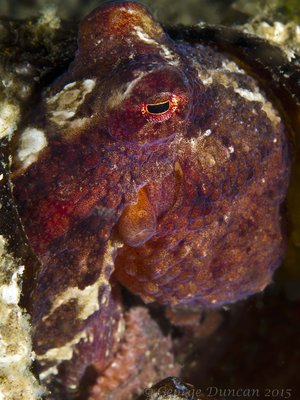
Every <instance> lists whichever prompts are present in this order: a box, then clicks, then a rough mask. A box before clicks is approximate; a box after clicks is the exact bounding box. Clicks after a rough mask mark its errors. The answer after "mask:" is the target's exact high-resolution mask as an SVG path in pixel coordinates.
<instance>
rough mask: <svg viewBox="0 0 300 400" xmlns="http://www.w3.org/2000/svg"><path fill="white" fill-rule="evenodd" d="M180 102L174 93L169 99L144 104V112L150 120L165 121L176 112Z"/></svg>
mask: <svg viewBox="0 0 300 400" xmlns="http://www.w3.org/2000/svg"><path fill="white" fill-rule="evenodd" d="M178 104H179V98H178V96H176V95H172V96H171V97H170V98H169V99H167V100H164V101H159V102H157V103H149V104H143V105H142V114H143V115H144V117H146V118H147V119H149V120H150V121H164V120H166V119H169V118H170V117H171V115H173V114H174V112H175V110H176V109H177V107H178Z"/></svg>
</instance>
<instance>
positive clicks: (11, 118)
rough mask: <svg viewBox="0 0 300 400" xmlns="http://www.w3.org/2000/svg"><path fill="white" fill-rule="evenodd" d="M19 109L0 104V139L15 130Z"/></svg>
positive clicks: (7, 104) (5, 103) (14, 106)
mask: <svg viewBox="0 0 300 400" xmlns="http://www.w3.org/2000/svg"><path fill="white" fill-rule="evenodd" d="M19 116H20V108H19V107H18V106H16V105H15V104H10V103H7V102H3V103H1V104H0V139H2V138H4V137H5V136H10V135H11V134H12V133H13V132H14V131H15V130H16V128H17V123H18V120H19Z"/></svg>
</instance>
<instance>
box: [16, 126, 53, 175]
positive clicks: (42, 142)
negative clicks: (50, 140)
mask: <svg viewBox="0 0 300 400" xmlns="http://www.w3.org/2000/svg"><path fill="white" fill-rule="evenodd" d="M46 146H47V139H46V136H45V133H44V132H43V131H42V130H40V129H36V128H33V127H28V128H26V129H25V131H24V132H23V133H22V134H21V136H20V141H19V147H18V152H17V158H18V159H19V161H21V163H22V167H23V168H28V167H29V166H30V165H31V164H32V163H34V162H35V161H37V159H38V156H39V153H40V152H41V151H42V150H43V149H44V148H45V147H46Z"/></svg>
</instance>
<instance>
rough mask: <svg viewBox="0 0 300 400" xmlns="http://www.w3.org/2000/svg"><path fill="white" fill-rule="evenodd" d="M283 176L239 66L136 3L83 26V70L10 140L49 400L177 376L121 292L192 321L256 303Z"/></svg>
mask: <svg viewBox="0 0 300 400" xmlns="http://www.w3.org/2000/svg"><path fill="white" fill-rule="evenodd" d="M288 177H289V154H288V146H287V139H286V130H285V127H284V124H283V123H282V121H281V118H280V115H279V113H278V111H277V110H276V109H275V108H274V106H273V105H272V103H271V102H270V101H269V100H268V98H267V97H266V95H265V94H264V92H263V91H262V90H261V88H260V87H259V85H258V83H257V81H256V80H255V79H254V78H252V77H251V76H249V75H248V74H247V73H246V72H245V70H244V69H242V68H241V67H239V66H238V65H237V64H236V63H235V62H234V61H233V60H232V59H231V58H230V57H228V56H225V55H224V54H223V53H221V52H219V51H217V50H214V49H212V48H211V47H209V46H207V45H203V44H200V43H188V42H187V41H180V40H177V41H172V40H171V39H170V37H169V36H168V35H167V34H166V33H165V32H164V31H163V29H162V28H161V26H160V25H159V24H158V23H157V22H156V21H155V20H154V18H153V17H152V15H151V14H150V13H149V12H148V11H147V9H145V7H144V6H142V5H140V4H138V3H135V2H127V1H125V2H117V3H107V4H105V5H103V6H102V7H100V8H98V9H96V10H95V11H93V12H92V13H91V14H90V15H88V16H87V17H86V18H85V19H84V20H83V21H82V22H81V25H80V30H79V36H78V51H77V53H76V57H75V60H74V61H73V62H72V63H71V65H70V67H69V69H68V71H67V72H66V73H64V74H63V75H62V76H61V77H60V78H59V79H58V80H56V81H55V82H54V83H53V84H52V85H51V86H50V87H49V88H47V89H46V90H45V91H44V93H43V96H42V99H41V102H40V104H38V105H37V107H36V109H35V110H34V112H33V113H32V115H31V117H30V119H29V121H28V123H27V125H26V127H25V128H23V129H22V130H20V131H19V133H18V136H17V139H16V140H15V150H14V161H13V172H12V181H13V185H14V196H15V200H16V203H17V207H18V211H19V215H20V218H21V221H22V224H23V226H24V229H25V232H26V235H27V237H28V242H29V244H30V245H31V247H32V249H33V250H34V252H35V254H36V255H37V257H38V259H39V261H40V268H39V270H38V271H36V279H35V282H34V287H33V289H32V293H31V294H30V298H31V315H32V325H33V330H34V333H33V346H34V351H35V353H36V355H37V364H38V365H37V368H38V372H39V376H40V379H41V381H42V382H43V383H44V384H45V385H46V386H47V387H48V390H49V393H48V397H49V398H55V399H57V398H60V397H62V398H64V399H65V398H72V397H74V396H75V397H76V396H77V395H78V393H79V392H80V391H81V393H82V390H83V391H84V390H85V389H84V388H85V387H86V386H88V384H89V382H90V380H91V377H94V382H95V381H97V382H98V384H97V385H96V386H94V389H91V391H90V395H89V396H90V398H91V399H110V398H113V399H123V398H126V399H128V398H130V396H133V395H134V394H136V393H139V391H140V390H141V388H142V387H145V386H146V385H149V384H151V383H153V382H155V381H156V380H159V379H161V378H163V377H165V376H168V375H175V374H176V373H178V371H179V368H178V366H177V365H176V363H175V362H174V360H173V357H172V354H171V341H170V338H169V337H164V336H163V334H162V333H161V331H160V329H159V328H158V325H157V323H156V322H155V321H153V320H152V319H151V317H150V316H149V313H148V311H147V310H146V309H145V308H144V307H142V306H140V307H131V308H130V307H129V306H127V307H124V306H123V305H122V297H121V294H120V285H122V286H123V287H125V288H127V289H128V290H129V291H130V292H132V293H133V294H135V295H138V296H139V297H140V298H141V299H142V300H143V302H144V303H151V302H157V303H159V304H163V305H167V306H172V307H183V308H185V309H187V308H191V309H196V308H200V307H207V308H212V307H219V306H221V305H223V304H226V303H230V302H235V301H237V300H239V299H243V298H245V297H247V296H249V295H251V294H253V293H256V292H260V291H262V290H263V289H264V288H265V287H266V285H267V284H268V283H269V282H270V281H271V280H272V274H273V272H274V270H275V269H276V268H277V267H278V265H279V263H280V261H281V259H282V255H283V250H284V239H283V234H282V228H281V222H282V219H281V213H280V209H281V205H282V202H283V200H284V198H285V195H286V190H287V184H288ZM153 360H155V361H153ZM126 367H127V368H126ZM129 376H134V377H135V378H134V379H133V378H131V379H129V378H128V377H129ZM129 382H130V384H129ZM99 388H100V389H99ZM122 396H123V397H122ZM126 396H127V397H126Z"/></svg>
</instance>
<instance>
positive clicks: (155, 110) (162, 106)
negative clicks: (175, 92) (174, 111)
mask: <svg viewBox="0 0 300 400" xmlns="http://www.w3.org/2000/svg"><path fill="white" fill-rule="evenodd" d="M169 108H170V102H169V101H165V102H163V103H157V104H148V105H147V111H148V113H149V114H163V113H165V112H167V111H168V110H169Z"/></svg>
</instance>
